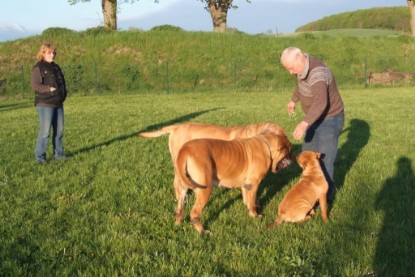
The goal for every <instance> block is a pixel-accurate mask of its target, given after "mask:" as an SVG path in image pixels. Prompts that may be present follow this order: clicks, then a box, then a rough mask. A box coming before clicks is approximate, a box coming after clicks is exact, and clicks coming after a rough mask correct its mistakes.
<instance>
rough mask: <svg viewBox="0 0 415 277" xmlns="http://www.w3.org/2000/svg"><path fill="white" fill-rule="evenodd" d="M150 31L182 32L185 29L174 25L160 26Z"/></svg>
mask: <svg viewBox="0 0 415 277" xmlns="http://www.w3.org/2000/svg"><path fill="white" fill-rule="evenodd" d="M150 31H166V32H182V31H183V29H182V28H180V27H177V26H173V25H168V24H166V25H159V26H155V27H153V28H151V29H150Z"/></svg>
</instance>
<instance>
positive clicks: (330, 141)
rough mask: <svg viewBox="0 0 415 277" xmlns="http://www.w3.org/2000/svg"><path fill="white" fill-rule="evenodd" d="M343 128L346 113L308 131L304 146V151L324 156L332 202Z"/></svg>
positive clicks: (329, 194)
mask: <svg viewBox="0 0 415 277" xmlns="http://www.w3.org/2000/svg"><path fill="white" fill-rule="evenodd" d="M343 126H344V112H341V113H339V114H337V115H336V116H334V117H332V118H326V119H323V120H318V121H316V122H315V123H314V124H312V125H311V126H310V127H309V128H308V129H307V132H306V135H305V138H304V143H303V146H302V150H303V151H314V152H319V153H321V154H322V159H321V161H322V169H323V172H324V174H325V176H326V179H327V182H328V183H329V192H328V193H327V197H328V200H329V201H330V202H331V201H332V200H333V197H334V193H335V184H334V179H333V173H334V162H335V160H336V156H337V149H338V145H339V136H340V133H341V131H342V129H343Z"/></svg>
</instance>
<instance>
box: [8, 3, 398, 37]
mask: <svg viewBox="0 0 415 277" xmlns="http://www.w3.org/2000/svg"><path fill="white" fill-rule="evenodd" d="M120 2H121V1H120ZM233 4H234V5H236V6H238V8H237V9H235V10H234V9H231V10H229V11H228V17H227V25H228V27H232V28H236V29H238V30H239V31H242V32H245V33H248V34H259V33H274V34H275V33H278V34H288V33H292V32H294V31H295V29H296V28H298V27H300V26H302V25H304V24H307V23H309V22H312V21H315V20H319V19H321V18H323V17H326V16H330V15H334V14H339V13H342V12H348V11H355V10H361V9H369V8H374V7H396V6H406V0H251V1H250V3H248V2H247V1H246V0H234V1H233ZM118 8H119V13H118V15H117V19H118V20H117V22H118V28H119V29H120V30H128V29H130V28H135V29H141V30H144V31H147V30H149V29H151V28H152V27H154V26H159V25H165V24H169V25H173V26H177V27H181V28H182V29H184V30H187V31H208V32H209V31H212V30H213V27H212V20H211V18H210V14H209V13H208V12H207V11H206V10H205V9H204V3H203V2H201V1H200V0H159V3H158V4H156V3H154V1H153V0H138V1H135V3H133V4H130V3H121V4H119V5H118ZM102 22H103V18H102V10H101V0H91V1H90V2H88V3H78V4H75V5H70V4H69V3H68V1H67V0H2V4H1V5H0V42H3V41H9V40H15V39H18V38H24V37H28V36H32V35H38V34H41V33H42V31H43V30H45V29H47V28H50V27H61V28H68V29H71V30H74V31H83V30H86V29H88V28H93V27H97V26H100V25H102Z"/></svg>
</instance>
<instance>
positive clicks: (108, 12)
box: [102, 0, 117, 30]
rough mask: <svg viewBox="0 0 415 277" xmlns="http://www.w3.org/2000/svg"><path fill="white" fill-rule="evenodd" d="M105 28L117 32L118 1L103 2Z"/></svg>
mask: <svg viewBox="0 0 415 277" xmlns="http://www.w3.org/2000/svg"><path fill="white" fill-rule="evenodd" d="M102 14H103V16H104V27H106V28H108V29H111V30H117V0H102Z"/></svg>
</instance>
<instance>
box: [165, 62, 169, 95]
mask: <svg viewBox="0 0 415 277" xmlns="http://www.w3.org/2000/svg"><path fill="white" fill-rule="evenodd" d="M164 90H165V91H167V93H170V86H169V61H166V79H165V81H164Z"/></svg>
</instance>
